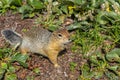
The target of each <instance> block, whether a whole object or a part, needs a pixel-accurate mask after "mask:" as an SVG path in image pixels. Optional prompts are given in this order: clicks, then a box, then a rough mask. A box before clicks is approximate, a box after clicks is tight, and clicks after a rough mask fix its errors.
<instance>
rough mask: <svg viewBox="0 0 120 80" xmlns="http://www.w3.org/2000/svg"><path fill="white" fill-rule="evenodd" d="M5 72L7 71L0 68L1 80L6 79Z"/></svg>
mask: <svg viewBox="0 0 120 80" xmlns="http://www.w3.org/2000/svg"><path fill="white" fill-rule="evenodd" d="M5 72H6V70H5V69H2V68H0V80H2V78H3V77H4V74H5Z"/></svg>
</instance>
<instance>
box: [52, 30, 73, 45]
mask: <svg viewBox="0 0 120 80" xmlns="http://www.w3.org/2000/svg"><path fill="white" fill-rule="evenodd" d="M53 35H54V36H55V38H56V40H57V41H58V42H59V43H60V44H64V45H65V44H67V43H69V42H71V40H70V33H69V32H68V30H67V29H59V30H57V31H55V32H53Z"/></svg>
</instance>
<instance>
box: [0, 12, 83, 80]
mask: <svg viewBox="0 0 120 80" xmlns="http://www.w3.org/2000/svg"><path fill="white" fill-rule="evenodd" d="M35 19H36V18H34V19H21V15H20V14H12V13H11V12H8V13H6V14H5V15H4V16H0V31H1V30H2V29H5V28H13V29H15V28H16V31H17V32H19V33H21V31H22V29H30V28H31V27H32V26H35V25H36V24H35V23H34V22H35ZM5 43H6V42H5V40H4V39H3V37H2V36H1V34H0V48H3V47H4V46H6V44H5ZM69 46H71V44H70V45H69ZM71 62H75V63H77V66H76V67H75V69H74V70H73V71H71V70H70V63H71ZM81 62H82V59H81V55H80V54H76V53H72V51H71V50H70V48H69V47H68V48H67V49H66V51H63V52H62V55H60V56H59V57H58V63H59V64H60V66H61V67H60V68H57V69H55V68H54V67H53V64H52V63H51V62H50V61H49V59H47V58H44V57H42V56H40V55H36V54H32V53H30V56H29V59H28V61H27V63H28V65H29V66H28V68H23V67H22V66H19V67H20V68H19V69H18V70H16V74H17V77H18V80H26V78H27V76H33V77H34V80H77V79H78V77H79V75H80V71H79V68H80V64H82V63H81ZM14 65H17V64H16V63H14ZM35 68H38V69H39V70H40V73H39V74H38V73H35V72H34V71H33V70H34V69H35Z"/></svg>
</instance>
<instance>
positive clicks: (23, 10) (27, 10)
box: [19, 5, 33, 13]
mask: <svg viewBox="0 0 120 80" xmlns="http://www.w3.org/2000/svg"><path fill="white" fill-rule="evenodd" d="M30 11H33V9H32V8H31V7H30V6H28V5H23V6H22V7H20V8H19V12H20V13H30Z"/></svg>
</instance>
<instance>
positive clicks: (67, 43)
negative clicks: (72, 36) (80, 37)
mask: <svg viewBox="0 0 120 80" xmlns="http://www.w3.org/2000/svg"><path fill="white" fill-rule="evenodd" d="M70 42H72V40H68V41H66V42H65V43H64V45H67V44H68V43H70Z"/></svg>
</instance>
